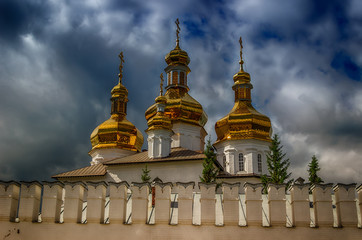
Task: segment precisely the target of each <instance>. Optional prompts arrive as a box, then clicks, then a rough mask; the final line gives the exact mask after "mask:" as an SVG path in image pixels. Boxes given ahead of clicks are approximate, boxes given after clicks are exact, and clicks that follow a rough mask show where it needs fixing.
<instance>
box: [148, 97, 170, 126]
mask: <svg viewBox="0 0 362 240" xmlns="http://www.w3.org/2000/svg"><path fill="white" fill-rule="evenodd" d="M155 102H156V107H157V113H156V114H155V115H154V116H153V117H152V118H150V119H149V120H148V121H147V125H148V128H147V130H146V132H148V131H151V130H156V129H165V130H172V124H171V119H170V118H169V117H168V116H167V115H166V114H165V112H164V111H165V106H166V102H167V99H166V98H165V97H164V96H158V97H157V98H156V99H155Z"/></svg>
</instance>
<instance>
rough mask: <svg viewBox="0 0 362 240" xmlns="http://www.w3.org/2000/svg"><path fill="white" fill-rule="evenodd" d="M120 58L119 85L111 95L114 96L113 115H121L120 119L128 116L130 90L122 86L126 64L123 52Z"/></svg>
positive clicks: (119, 55) (112, 100) (112, 99)
mask: <svg viewBox="0 0 362 240" xmlns="http://www.w3.org/2000/svg"><path fill="white" fill-rule="evenodd" d="M118 57H119V59H120V63H119V74H118V84H117V85H116V86H114V88H113V89H112V91H111V94H112V97H111V103H112V107H111V115H114V114H116V115H119V116H120V117H124V116H126V115H127V102H128V90H127V88H126V87H125V86H124V85H123V84H122V78H123V63H124V56H123V52H120V54H118Z"/></svg>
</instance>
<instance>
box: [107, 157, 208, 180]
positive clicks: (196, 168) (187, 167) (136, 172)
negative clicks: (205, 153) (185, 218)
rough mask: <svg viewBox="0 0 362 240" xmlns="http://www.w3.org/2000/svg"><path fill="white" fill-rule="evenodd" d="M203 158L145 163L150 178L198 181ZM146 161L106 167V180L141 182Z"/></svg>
mask: <svg viewBox="0 0 362 240" xmlns="http://www.w3.org/2000/svg"><path fill="white" fill-rule="evenodd" d="M202 162H203V160H192V161H174V162H163V163H157V162H154V163H152V162H151V163H147V168H148V169H149V170H151V172H150V173H149V175H150V176H151V180H153V179H154V178H156V177H159V178H160V179H161V180H162V181H163V182H189V181H194V182H199V181H200V178H199V176H201V174H202V169H203V166H202ZM145 166H146V163H138V164H121V165H115V166H109V167H108V170H107V171H108V173H107V175H106V179H105V180H106V181H127V182H129V183H130V182H141V175H142V169H143V168H145Z"/></svg>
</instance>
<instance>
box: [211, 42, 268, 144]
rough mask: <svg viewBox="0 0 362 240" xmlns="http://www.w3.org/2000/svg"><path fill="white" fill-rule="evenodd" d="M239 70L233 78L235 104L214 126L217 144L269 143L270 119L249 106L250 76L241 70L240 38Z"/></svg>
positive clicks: (251, 86)
mask: <svg viewBox="0 0 362 240" xmlns="http://www.w3.org/2000/svg"><path fill="white" fill-rule="evenodd" d="M239 42H240V62H239V63H240V70H239V72H238V73H236V74H235V75H234V77H233V79H234V85H233V87H232V89H233V90H234V92H235V104H234V107H233V108H232V110H231V111H230V112H229V113H228V114H227V115H226V116H225V117H223V118H221V119H220V120H219V121H217V122H216V124H215V131H216V135H217V142H221V141H224V140H237V139H258V140H263V141H268V142H270V141H271V140H270V134H271V123H270V119H269V118H268V117H267V116H265V115H263V114H261V113H259V112H258V111H257V110H255V108H254V107H253V105H252V104H251V89H252V88H253V85H252V84H251V83H250V75H249V73H247V72H245V71H244V69H243V63H244V61H243V58H242V48H243V46H242V40H241V38H240V40H239Z"/></svg>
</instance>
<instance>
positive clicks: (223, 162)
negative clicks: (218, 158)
mask: <svg viewBox="0 0 362 240" xmlns="http://www.w3.org/2000/svg"><path fill="white" fill-rule="evenodd" d="M222 166H223V167H224V170H226V156H225V154H224V155H222Z"/></svg>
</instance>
